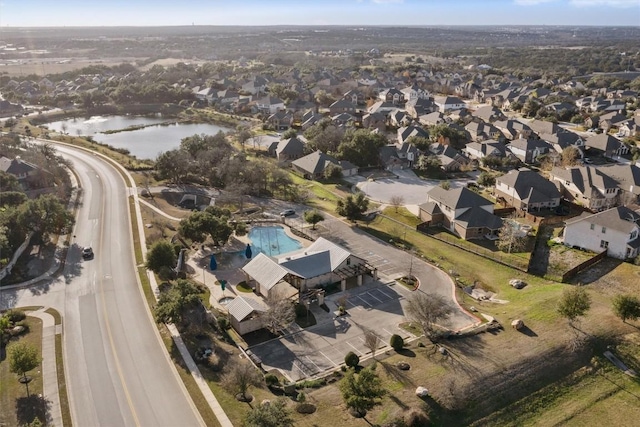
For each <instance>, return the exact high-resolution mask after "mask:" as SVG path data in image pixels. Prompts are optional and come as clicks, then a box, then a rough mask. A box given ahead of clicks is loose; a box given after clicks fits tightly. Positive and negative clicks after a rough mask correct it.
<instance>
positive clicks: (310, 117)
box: [300, 111, 324, 132]
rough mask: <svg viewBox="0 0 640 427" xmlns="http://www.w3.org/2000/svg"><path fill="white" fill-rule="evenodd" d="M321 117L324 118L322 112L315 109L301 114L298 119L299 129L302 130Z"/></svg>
mask: <svg viewBox="0 0 640 427" xmlns="http://www.w3.org/2000/svg"><path fill="white" fill-rule="evenodd" d="M322 119H324V116H323V115H322V114H320V113H316V112H315V111H307V112H306V113H305V114H303V115H302V118H301V119H300V122H301V125H300V129H301V130H302V131H303V132H304V131H305V130H307V129H309V128H310V127H311V126H313V125H315V124H316V123H318V122H319V121H321V120H322Z"/></svg>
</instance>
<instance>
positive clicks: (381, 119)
mask: <svg viewBox="0 0 640 427" xmlns="http://www.w3.org/2000/svg"><path fill="white" fill-rule="evenodd" d="M362 127H364V128H367V129H377V130H380V131H382V132H384V131H385V130H386V129H387V116H385V115H384V114H382V113H367V114H365V115H364V116H362Z"/></svg>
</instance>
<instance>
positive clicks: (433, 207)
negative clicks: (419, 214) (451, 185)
mask: <svg viewBox="0 0 640 427" xmlns="http://www.w3.org/2000/svg"><path fill="white" fill-rule="evenodd" d="M419 208H420V210H423V211H425V212H426V213H428V214H431V215H435V214H441V213H442V210H441V209H440V206H438V204H437V203H435V202H427V203H423V204H421V205H420V206H419Z"/></svg>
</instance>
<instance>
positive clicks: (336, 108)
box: [329, 99, 356, 116]
mask: <svg viewBox="0 0 640 427" xmlns="http://www.w3.org/2000/svg"><path fill="white" fill-rule="evenodd" d="M355 112H356V106H355V104H353V103H351V102H349V101H347V100H346V99H339V100H337V101H336V102H334V103H333V104H331V105H330V106H329V114H331V115H332V116H334V115H336V114H340V113H349V114H353V113H355Z"/></svg>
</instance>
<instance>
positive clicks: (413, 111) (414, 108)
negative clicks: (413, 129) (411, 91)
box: [404, 98, 437, 119]
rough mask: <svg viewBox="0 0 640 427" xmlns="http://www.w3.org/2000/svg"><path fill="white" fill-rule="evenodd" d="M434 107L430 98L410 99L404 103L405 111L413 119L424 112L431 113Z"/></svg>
mask: <svg viewBox="0 0 640 427" xmlns="http://www.w3.org/2000/svg"><path fill="white" fill-rule="evenodd" d="M436 108H437V107H436V105H435V104H434V103H433V100H432V99H431V98H417V99H412V100H409V101H407V103H406V104H404V109H405V111H406V112H407V113H408V114H409V115H411V117H413V118H414V119H415V118H418V117H420V116H422V115H424V114H429V113H432V112H433V111H434V110H435V109H436Z"/></svg>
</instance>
